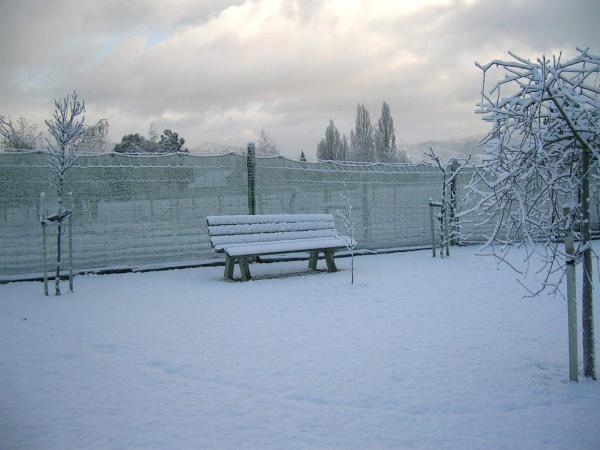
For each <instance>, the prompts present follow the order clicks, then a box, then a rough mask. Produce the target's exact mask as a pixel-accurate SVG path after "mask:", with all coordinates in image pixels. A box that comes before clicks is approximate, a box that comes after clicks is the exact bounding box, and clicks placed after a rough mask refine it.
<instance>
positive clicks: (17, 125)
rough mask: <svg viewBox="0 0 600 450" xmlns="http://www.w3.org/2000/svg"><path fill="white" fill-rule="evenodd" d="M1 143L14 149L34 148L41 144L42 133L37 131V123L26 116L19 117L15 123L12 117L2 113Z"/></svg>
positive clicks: (0, 116) (0, 123) (0, 119)
mask: <svg viewBox="0 0 600 450" xmlns="http://www.w3.org/2000/svg"><path fill="white" fill-rule="evenodd" d="M0 137H1V138H2V139H1V141H0V144H1V145H2V147H4V148H7V149H13V150H33V149H35V148H37V147H38V146H39V145H40V142H41V139H42V133H39V132H38V131H37V125H35V124H33V123H31V122H29V121H28V120H27V119H25V118H24V117H19V118H18V119H17V120H16V122H14V123H13V121H12V120H11V118H10V117H5V116H3V115H2V114H0Z"/></svg>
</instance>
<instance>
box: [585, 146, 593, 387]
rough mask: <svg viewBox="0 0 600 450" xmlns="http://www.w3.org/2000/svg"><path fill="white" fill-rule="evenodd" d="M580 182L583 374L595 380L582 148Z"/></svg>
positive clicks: (587, 198) (587, 165)
mask: <svg viewBox="0 0 600 450" xmlns="http://www.w3.org/2000/svg"><path fill="white" fill-rule="evenodd" d="M582 170H583V179H582V180H581V240H582V243H583V246H584V251H583V291H582V294H581V303H582V308H581V310H582V318H581V322H582V325H583V374H584V375H585V376H586V377H590V378H592V379H594V380H595V379H596V364H595V350H594V308H593V296H592V294H593V286H592V273H593V272H592V248H591V244H592V242H591V233H590V173H589V171H590V151H589V149H588V148H587V146H584V147H583V158H582Z"/></svg>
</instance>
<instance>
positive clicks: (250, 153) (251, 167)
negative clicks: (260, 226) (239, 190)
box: [246, 142, 256, 215]
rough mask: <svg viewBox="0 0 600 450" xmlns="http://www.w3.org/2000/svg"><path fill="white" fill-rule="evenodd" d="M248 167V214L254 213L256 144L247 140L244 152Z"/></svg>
mask: <svg viewBox="0 0 600 450" xmlns="http://www.w3.org/2000/svg"><path fill="white" fill-rule="evenodd" d="M246 164H247V169H248V214H252V215H254V214H256V191H255V188H256V146H255V145H254V142H249V143H248V147H247V152H246Z"/></svg>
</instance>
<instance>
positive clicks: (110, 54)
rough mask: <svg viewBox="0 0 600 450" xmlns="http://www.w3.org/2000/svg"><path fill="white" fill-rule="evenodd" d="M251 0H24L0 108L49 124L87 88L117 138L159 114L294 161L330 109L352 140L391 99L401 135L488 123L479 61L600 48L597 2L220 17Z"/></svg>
mask: <svg viewBox="0 0 600 450" xmlns="http://www.w3.org/2000/svg"><path fill="white" fill-rule="evenodd" d="M240 4H242V2H241V1H240V2H224V1H209V2H194V1H191V0H190V1H187V0H181V1H180V2H163V3H161V2H159V1H158V0H157V1H152V2H142V1H141V0H140V1H135V2H116V1H112V0H111V1H107V2H98V3H95V2H56V4H55V5H53V7H50V6H45V7H44V8H39V7H38V8H36V6H39V5H40V3H39V2H26V3H22V6H20V7H19V6H16V5H18V4H17V3H15V4H14V5H13V4H11V5H10V6H9V11H8V12H9V13H10V14H9V15H8V16H10V17H12V18H9V19H6V17H8V16H7V15H4V16H3V17H4V19H2V20H3V21H4V23H2V24H0V25H7V27H6V28H5V27H4V26H2V27H0V39H1V40H2V41H3V42H4V43H3V44H0V45H2V46H1V47H0V55H1V56H2V57H3V59H4V60H7V61H9V64H6V65H4V66H3V67H4V68H0V75H4V76H5V79H8V80H9V82H8V84H5V85H4V86H2V87H0V111H3V112H4V111H7V112H11V111H8V109H10V108H11V107H17V105H18V106H19V107H20V108H21V111H25V112H26V110H30V111H32V113H31V114H32V115H33V116H34V117H37V116H39V115H40V114H41V113H40V111H41V110H42V109H44V108H46V110H48V104H49V102H50V100H51V99H52V98H53V97H56V96H58V95H61V94H63V93H64V92H67V91H70V90H72V89H77V90H78V91H79V92H80V93H81V94H82V95H83V96H84V97H85V98H86V99H87V102H88V111H89V114H90V116H91V117H93V118H99V117H100V116H102V117H106V118H108V119H109V122H110V123H111V129H112V132H111V133H112V134H111V137H112V139H119V138H120V135H122V134H124V133H125V132H130V131H140V132H146V131H147V127H148V124H149V122H150V121H151V120H154V121H157V122H158V124H159V126H170V127H173V128H175V129H177V131H180V132H181V134H182V135H183V136H185V137H186V138H187V140H188V142H189V143H193V142H198V143H200V142H203V141H216V142H223V143H225V144H237V145H243V143H244V140H246V139H249V138H251V134H252V131H258V130H260V129H261V128H265V129H267V130H268V131H269V132H270V133H271V134H272V135H273V136H274V137H275V138H277V139H278V140H279V141H280V142H281V143H282V145H283V146H284V148H288V149H289V152H290V154H294V155H295V154H296V151H297V150H298V149H300V148H303V149H304V150H305V151H308V152H312V151H314V147H315V146H316V143H317V142H318V141H319V140H320V139H321V135H322V134H323V130H324V127H325V125H326V124H327V121H328V120H329V119H330V118H332V119H334V120H335V121H336V123H338V125H339V126H340V128H341V129H342V131H343V132H345V133H347V132H348V130H349V128H350V127H351V125H352V121H353V115H354V108H355V105H356V103H357V102H365V103H366V104H367V106H368V107H369V108H370V110H371V114H372V116H373V117H376V116H377V115H378V114H379V108H380V105H381V101H382V100H386V101H387V102H388V103H389V104H390V106H391V108H392V113H393V115H394V119H395V122H396V126H397V129H398V132H399V138H400V139H403V140H409V141H415V140H422V139H423V140H424V139H439V138H444V137H457V136H460V135H461V134H462V135H469V134H472V133H474V132H480V131H481V130H482V129H483V125H482V124H481V121H480V120H479V118H478V117H476V116H475V115H474V114H473V110H474V104H475V102H476V101H477V97H478V93H479V88H480V76H481V75H480V74H479V72H478V70H477V69H476V68H475V67H474V64H473V62H474V61H475V60H481V61H482V62H485V61H486V60H487V59H490V58H498V57H505V52H506V50H507V49H509V48H513V49H515V50H517V51H519V50H521V51H524V52H527V53H529V52H531V53H532V54H533V55H535V54H538V53H543V52H549V51H552V50H553V49H556V48H563V49H565V50H572V49H573V47H574V46H575V45H590V46H592V48H598V47H599V46H600V39H599V36H598V34H597V32H596V31H595V23H594V20H595V19H596V18H597V17H598V16H599V15H598V12H599V11H598V8H599V7H598V5H599V3H598V2H591V1H588V0H580V1H576V2H558V1H541V0H537V1H530V2H521V1H517V0H508V1H479V2H474V3H463V2H460V1H457V2H452V3H449V4H446V5H438V6H428V7H425V8H422V9H421V10H418V11H416V12H415V13H413V14H409V15H406V14H404V15H399V16H395V15H393V14H390V13H388V12H387V11H385V10H383V9H380V8H378V5H377V4H376V3H372V2H364V4H363V6H362V8H363V9H362V10H361V11H359V14H358V15H357V16H352V17H345V16H344V17H342V16H332V15H331V13H330V10H329V9H328V8H327V7H326V5H324V2H322V1H318V0H310V1H307V2H300V1H284V2H281V5H282V6H281V9H280V10H279V11H278V12H277V14H275V15H274V16H273V17H266V18H265V17H264V16H265V15H266V16H268V15H269V14H271V13H272V11H270V10H269V8H267V7H263V6H264V5H263V2H261V1H256V2H254V3H244V4H243V6H242V7H241V8H237V9H233V10H231V9H230V10H228V11H226V12H224V13H222V12H223V11H224V10H225V9H226V8H227V7H229V6H232V5H240ZM2 8H3V9H4V8H5V7H4V6H2ZM221 13H222V14H221ZM238 13H239V14H241V15H242V16H243V20H242V22H240V23H237V22H236V21H235V20H234V19H235V18H232V17H233V16H234V15H235V14H238ZM363 13H364V14H363ZM219 14H221V15H219ZM244 14H247V15H244ZM261 14H262V15H263V16H261ZM63 21H64V23H68V24H70V25H69V28H68V30H64V29H61V28H60V25H59V24H60V23H61V22H63ZM25 24H27V25H28V26H27V27H26V26H25ZM253 27H256V29H254V28H253ZM25 28H27V29H28V32H25V31H24V29H25ZM53 33H54V34H53ZM153 34H158V35H160V36H161V37H162V38H163V39H162V41H161V42H159V43H156V42H152V39H150V40H148V39H149V36H151V35H153ZM8 36H11V41H10V43H7V41H6V40H5V39H2V37H4V38H7V37H8ZM48 36H50V37H52V36H55V37H56V41H53V40H52V39H49V38H48ZM525 56H528V55H525ZM40 74H42V75H40ZM44 96H45V97H46V99H47V100H46V102H47V103H46V104H42V103H43V101H42V100H41V99H42V98H43V97H44ZM36 114H37V116H36Z"/></svg>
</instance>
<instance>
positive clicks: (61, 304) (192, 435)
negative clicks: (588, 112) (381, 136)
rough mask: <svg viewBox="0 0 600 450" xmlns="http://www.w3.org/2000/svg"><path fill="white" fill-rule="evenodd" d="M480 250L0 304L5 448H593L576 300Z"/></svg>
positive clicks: (119, 284)
mask: <svg viewBox="0 0 600 450" xmlns="http://www.w3.org/2000/svg"><path fill="white" fill-rule="evenodd" d="M474 250H475V249H474V248H462V249H457V250H455V251H454V254H453V255H452V257H451V258H449V259H446V260H440V259H435V260H434V259H432V258H431V256H430V253H429V252H428V251H420V252H412V253H397V254H388V255H378V256H364V257H360V258H357V260H356V266H357V270H356V284H355V285H354V286H351V285H350V273H349V270H348V268H349V266H350V260H349V259H348V258H344V259H338V266H339V267H340V268H341V269H343V270H342V271H340V272H338V273H335V274H328V273H317V274H306V273H305V274H304V275H299V274H298V273H297V272H305V271H306V269H305V267H306V263H304V262H302V263H300V262H290V263H277V264H263V265H253V266H252V269H253V274H254V275H261V274H263V275H264V274H269V275H273V274H276V273H289V272H296V275H294V276H289V277H288V276H286V277H272V278H269V279H266V278H263V279H259V280H255V281H252V282H248V283H235V282H226V281H223V279H222V268H221V267H215V268H202V269H190V270H179V271H166V272H153V273H143V274H141V273H138V274H122V275H107V276H81V277H78V278H77V279H76V280H75V288H76V293H75V294H74V295H71V294H67V295H64V296H62V297H60V298H59V297H48V298H46V297H44V296H43V294H42V285H41V283H13V284H7V285H2V286H0V330H1V331H0V338H1V343H2V357H1V358H0V373H1V375H0V447H1V448H6V449H19V448H44V449H53V448H57V449H58V448H60V449H69V448H172V449H174V448H214V449H239V448H260V449H265V448H281V449H296V448H351V449H368V448H382V449H383V448H385V449H391V448H457V449H458V448H460V449H463V448H470V449H473V448H481V449H484V448H485V449H490V448H528V449H540V448H565V449H574V448H588V449H591V448H600V427H599V424H600V381H599V382H591V381H583V382H581V383H579V384H569V383H568V382H567V378H568V367H567V325H566V304H565V301H564V300H563V299H561V298H553V297H548V296H542V297H539V298H534V299H524V298H523V297H522V294H523V290H522V288H521V287H520V286H518V284H517V283H516V282H515V274H514V273H513V272H510V271H509V270H508V269H506V268H504V267H501V268H497V267H496V265H495V264H494V262H493V261H492V260H491V259H486V258H482V257H475V256H473V252H474ZM320 264H324V262H323V261H320ZM65 287H66V286H65ZM599 307H600V305H598V306H597V307H596V312H597V311H598V308H599ZM596 323H600V321H599V320H598V314H597V317H596Z"/></svg>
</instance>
